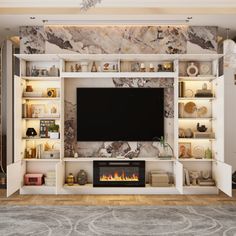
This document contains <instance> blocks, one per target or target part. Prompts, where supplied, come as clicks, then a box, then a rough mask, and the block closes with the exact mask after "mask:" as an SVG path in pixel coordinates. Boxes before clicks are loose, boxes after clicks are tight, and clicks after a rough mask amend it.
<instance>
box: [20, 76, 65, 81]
mask: <svg viewBox="0 0 236 236" xmlns="http://www.w3.org/2000/svg"><path fill="white" fill-rule="evenodd" d="M20 78H21V79H23V80H30V81H58V82H59V81H60V80H61V78H60V77H46V76H45V77H40V76H35V77H33V76H21V77H20Z"/></svg>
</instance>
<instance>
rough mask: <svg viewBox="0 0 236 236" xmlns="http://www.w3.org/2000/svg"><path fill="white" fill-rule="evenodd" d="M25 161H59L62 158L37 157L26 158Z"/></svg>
mask: <svg viewBox="0 0 236 236" xmlns="http://www.w3.org/2000/svg"><path fill="white" fill-rule="evenodd" d="M23 161H31V162H59V161H60V159H36V158H24V159H23Z"/></svg>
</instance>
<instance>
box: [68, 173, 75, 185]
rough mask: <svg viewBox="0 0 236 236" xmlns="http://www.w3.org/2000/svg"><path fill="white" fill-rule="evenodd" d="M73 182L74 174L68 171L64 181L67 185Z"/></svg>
mask: <svg viewBox="0 0 236 236" xmlns="http://www.w3.org/2000/svg"><path fill="white" fill-rule="evenodd" d="M74 182H75V179H74V176H73V174H72V173H69V175H68V176H67V177H66V183H67V184H68V185H69V186H73V185H74Z"/></svg>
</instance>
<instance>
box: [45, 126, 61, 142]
mask: <svg viewBox="0 0 236 236" xmlns="http://www.w3.org/2000/svg"><path fill="white" fill-rule="evenodd" d="M48 135H49V138H52V139H59V125H57V124H52V125H50V126H49V127H48Z"/></svg>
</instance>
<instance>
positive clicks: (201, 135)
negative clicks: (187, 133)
mask: <svg viewBox="0 0 236 236" xmlns="http://www.w3.org/2000/svg"><path fill="white" fill-rule="evenodd" d="M193 137H194V138H206V139H207V138H215V134H214V133H212V132H193Z"/></svg>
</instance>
